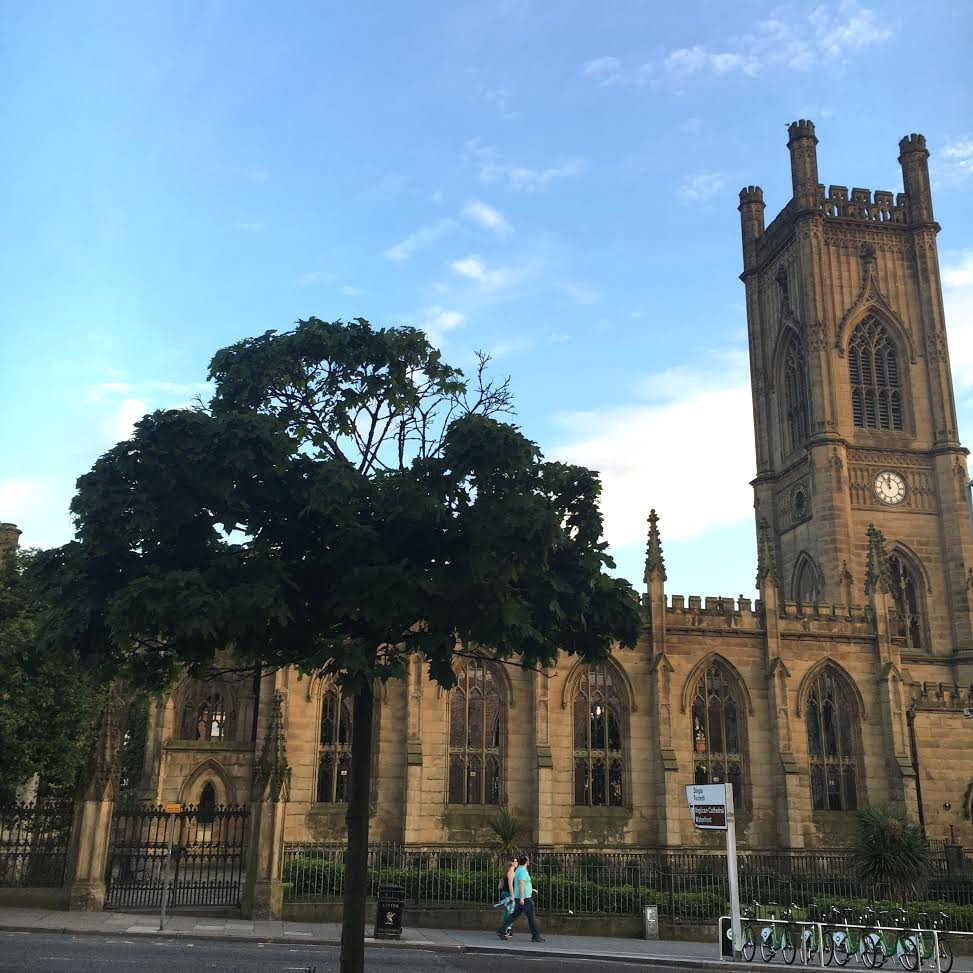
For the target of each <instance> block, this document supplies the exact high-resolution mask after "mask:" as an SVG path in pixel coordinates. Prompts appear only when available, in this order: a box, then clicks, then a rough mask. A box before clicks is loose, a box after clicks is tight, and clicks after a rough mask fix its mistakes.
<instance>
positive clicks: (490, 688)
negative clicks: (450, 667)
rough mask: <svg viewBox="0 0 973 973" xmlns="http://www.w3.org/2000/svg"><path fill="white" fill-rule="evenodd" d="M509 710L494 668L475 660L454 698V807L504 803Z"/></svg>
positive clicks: (449, 798)
mask: <svg viewBox="0 0 973 973" xmlns="http://www.w3.org/2000/svg"><path fill="white" fill-rule="evenodd" d="M503 710H504V705H503V695H502V693H501V690H500V684H499V679H498V677H497V674H496V672H495V671H494V669H493V667H492V666H490V665H489V664H487V663H486V662H484V661H483V660H482V659H470V661H469V662H467V664H466V665H465V666H464V668H463V670H462V672H461V673H460V674H459V680H458V682H457V685H456V688H455V689H453V691H452V692H451V693H450V697H449V776H448V784H447V789H448V793H447V801H448V803H450V804H501V803H502V793H503V743H502V727H501V714H502V713H503Z"/></svg>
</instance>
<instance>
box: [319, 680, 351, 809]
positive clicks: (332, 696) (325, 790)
mask: <svg viewBox="0 0 973 973" xmlns="http://www.w3.org/2000/svg"><path fill="white" fill-rule="evenodd" d="M353 732H354V725H353V722H352V706H351V700H349V699H344V698H343V697H342V695H341V692H340V690H339V689H338V687H337V686H329V687H328V688H327V689H326V690H325V691H324V693H323V694H322V697H321V723H320V729H319V732H318V781H317V793H316V800H317V801H318V803H320V804H341V803H343V802H345V801H347V800H348V791H349V787H350V785H351V741H352V734H353Z"/></svg>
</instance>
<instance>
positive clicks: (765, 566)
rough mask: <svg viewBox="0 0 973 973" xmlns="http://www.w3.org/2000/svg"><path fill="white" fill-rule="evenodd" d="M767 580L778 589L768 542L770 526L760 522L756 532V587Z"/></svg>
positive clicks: (772, 555)
mask: <svg viewBox="0 0 973 973" xmlns="http://www.w3.org/2000/svg"><path fill="white" fill-rule="evenodd" d="M768 578H769V579H770V580H771V581H773V583H774V587H775V588H776V587H779V585H780V582H779V581H778V580H777V571H776V569H775V568H774V547H773V544H772V543H771V541H770V524H768V523H767V521H766V520H761V521H760V527H759V529H758V532H757V587H758V588H760V587H761V586H762V585H763V583H764V581H765V580H766V579H768Z"/></svg>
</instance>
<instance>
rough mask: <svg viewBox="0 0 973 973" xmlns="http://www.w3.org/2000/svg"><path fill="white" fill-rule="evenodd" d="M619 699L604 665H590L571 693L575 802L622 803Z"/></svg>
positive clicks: (582, 803) (622, 766)
mask: <svg viewBox="0 0 973 973" xmlns="http://www.w3.org/2000/svg"><path fill="white" fill-rule="evenodd" d="M624 771H625V763H624V758H623V756H622V703H621V697H620V696H619V692H618V687H617V686H616V685H615V681H614V679H613V678H612V674H611V672H610V671H609V670H608V668H607V667H606V666H590V667H589V668H587V669H586V670H585V671H584V672H583V673H582V674H581V678H580V679H579V680H578V686H577V689H576V690H575V693H574V803H575V804H577V805H591V806H602V807H606V806H607V807H621V806H622V803H623V799H624V788H625V784H624V780H625V772H624Z"/></svg>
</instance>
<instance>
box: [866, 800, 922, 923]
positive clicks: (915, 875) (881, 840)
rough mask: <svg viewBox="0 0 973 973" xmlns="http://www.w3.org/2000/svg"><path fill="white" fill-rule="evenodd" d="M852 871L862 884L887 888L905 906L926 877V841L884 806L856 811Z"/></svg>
mask: <svg viewBox="0 0 973 973" xmlns="http://www.w3.org/2000/svg"><path fill="white" fill-rule="evenodd" d="M853 859H854V866H855V871H856V873H857V876H858V878H859V880H860V881H861V882H862V883H863V884H864V885H870V886H878V887H880V888H882V889H887V890H888V892H889V894H890V897H894V898H897V899H898V900H899V901H901V902H902V903H903V904H905V901H906V898H907V896H908V895H909V894H910V893H912V894H915V893H916V892H918V891H919V890H920V889H921V888H922V887H923V886H924V885H925V883H926V881H927V879H928V877H929V864H930V861H929V841H928V839H927V838H926V833H925V831H924V830H923V829H922V827H921V826H920V825H919V824H917V823H915V822H913V821H910V820H909V818H908V817H906V815H905V813H904V812H902V811H900V810H898V809H896V808H893V807H891V806H889V805H887V804H874V805H870V806H869V807H864V808H862V809H861V810H859V812H858V832H857V834H856V836H855V848H854V853H853Z"/></svg>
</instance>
